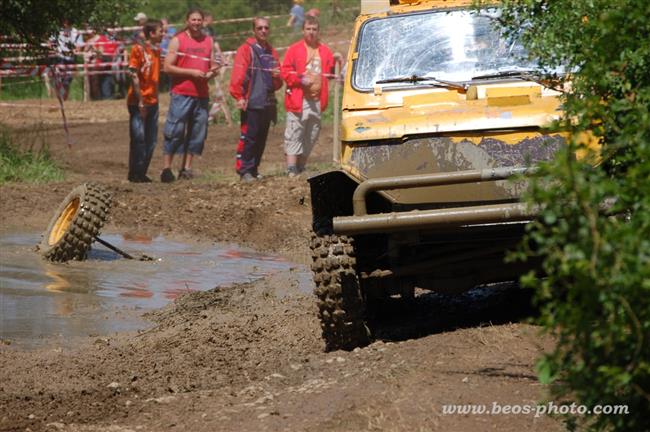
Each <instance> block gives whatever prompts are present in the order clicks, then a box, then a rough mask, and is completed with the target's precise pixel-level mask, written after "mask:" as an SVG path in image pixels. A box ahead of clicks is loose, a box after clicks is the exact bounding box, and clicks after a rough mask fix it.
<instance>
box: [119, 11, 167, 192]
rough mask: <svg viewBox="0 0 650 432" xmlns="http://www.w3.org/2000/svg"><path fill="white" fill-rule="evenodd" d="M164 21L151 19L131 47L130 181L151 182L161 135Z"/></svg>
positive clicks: (129, 98)
mask: <svg viewBox="0 0 650 432" xmlns="http://www.w3.org/2000/svg"><path fill="white" fill-rule="evenodd" d="M162 30H163V27H162V23H161V22H160V21H158V20H148V21H147V22H146V23H145V24H144V27H143V32H144V36H145V40H144V42H143V43H141V44H135V45H133V47H132V48H131V55H130V57H129V75H130V76H131V87H130V88H129V94H128V97H127V105H128V108H129V136H130V138H131V143H130V148H129V177H128V178H129V181H130V182H134V183H150V182H151V179H150V178H149V177H147V170H148V169H149V163H150V162H151V157H152V156H153V151H154V149H155V147H156V137H157V136H158V83H159V81H160V47H159V44H160V41H161V40H162V37H163V32H162Z"/></svg>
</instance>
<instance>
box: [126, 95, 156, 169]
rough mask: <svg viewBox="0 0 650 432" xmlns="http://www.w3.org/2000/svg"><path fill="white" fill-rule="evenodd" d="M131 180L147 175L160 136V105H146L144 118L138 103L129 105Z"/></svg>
mask: <svg viewBox="0 0 650 432" xmlns="http://www.w3.org/2000/svg"><path fill="white" fill-rule="evenodd" d="M128 107H129V136H130V138H131V142H130V147H129V180H131V181H133V180H136V181H137V180H139V179H142V178H144V176H146V175H147V170H148V169H149V163H150V162H151V157H152V156H153V151H154V149H155V148H156V138H157V136H158V105H157V104H156V105H146V109H147V115H146V117H145V118H144V119H143V118H142V116H141V115H140V110H139V109H138V107H137V105H129V106H128Z"/></svg>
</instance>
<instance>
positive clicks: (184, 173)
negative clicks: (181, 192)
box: [178, 168, 194, 180]
mask: <svg viewBox="0 0 650 432" xmlns="http://www.w3.org/2000/svg"><path fill="white" fill-rule="evenodd" d="M178 178H179V179H183V180H192V179H193V178H194V173H193V172H192V170H191V169H187V168H183V169H182V170H180V171H179V172H178Z"/></svg>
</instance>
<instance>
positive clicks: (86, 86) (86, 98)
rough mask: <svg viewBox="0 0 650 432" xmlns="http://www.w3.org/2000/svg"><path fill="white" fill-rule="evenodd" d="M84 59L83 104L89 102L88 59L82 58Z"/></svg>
mask: <svg viewBox="0 0 650 432" xmlns="http://www.w3.org/2000/svg"><path fill="white" fill-rule="evenodd" d="M83 58H84V102H88V101H89V100H90V76H89V75H88V57H87V56H85V55H84V56H83Z"/></svg>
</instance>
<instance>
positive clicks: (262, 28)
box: [255, 26, 269, 30]
mask: <svg viewBox="0 0 650 432" xmlns="http://www.w3.org/2000/svg"><path fill="white" fill-rule="evenodd" d="M268 29H269V26H259V27H255V30H268Z"/></svg>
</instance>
